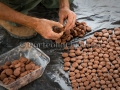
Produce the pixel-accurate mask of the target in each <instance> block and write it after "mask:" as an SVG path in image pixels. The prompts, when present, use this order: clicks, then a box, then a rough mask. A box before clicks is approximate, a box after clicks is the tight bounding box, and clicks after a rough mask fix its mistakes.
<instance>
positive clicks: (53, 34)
mask: <svg viewBox="0 0 120 90" xmlns="http://www.w3.org/2000/svg"><path fill="white" fill-rule="evenodd" d="M62 35H63V31H62V32H61V33H55V32H53V31H52V32H51V36H50V39H52V40H57V39H59V38H60V37H61V36H62Z"/></svg>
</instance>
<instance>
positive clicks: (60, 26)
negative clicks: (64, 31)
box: [51, 21, 63, 28]
mask: <svg viewBox="0 0 120 90" xmlns="http://www.w3.org/2000/svg"><path fill="white" fill-rule="evenodd" d="M51 26H57V27H58V28H63V25H62V24H61V23H59V22H55V21H52V22H51Z"/></svg>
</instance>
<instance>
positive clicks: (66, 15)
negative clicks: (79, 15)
mask: <svg viewBox="0 0 120 90" xmlns="http://www.w3.org/2000/svg"><path fill="white" fill-rule="evenodd" d="M65 19H68V20H67V23H66V25H65V30H70V29H72V28H73V27H74V26H75V21H76V14H75V13H74V12H73V11H71V10H70V9H69V8H68V7H64V8H60V9H59V20H60V23H61V24H63V22H64V20H65Z"/></svg>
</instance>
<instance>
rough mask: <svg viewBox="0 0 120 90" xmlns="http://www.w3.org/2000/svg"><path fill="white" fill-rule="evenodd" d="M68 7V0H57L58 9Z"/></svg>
mask: <svg viewBox="0 0 120 90" xmlns="http://www.w3.org/2000/svg"><path fill="white" fill-rule="evenodd" d="M62 8H70V6H69V1H68V0H59V9H62Z"/></svg>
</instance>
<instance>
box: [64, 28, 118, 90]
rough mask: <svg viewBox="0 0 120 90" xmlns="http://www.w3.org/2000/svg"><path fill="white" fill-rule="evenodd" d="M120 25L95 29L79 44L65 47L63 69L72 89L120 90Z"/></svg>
mask: <svg viewBox="0 0 120 90" xmlns="http://www.w3.org/2000/svg"><path fill="white" fill-rule="evenodd" d="M119 40H120V28H114V30H107V29H103V30H101V31H100V32H95V33H94V36H92V37H90V38H88V39H87V40H86V42H85V41H84V42H83V41H79V43H78V44H79V46H78V47H75V46H70V47H69V48H68V47H65V48H64V50H66V51H65V52H63V53H62V57H63V58H64V70H65V71H66V72H68V73H69V79H70V81H71V86H72V88H73V90H120V42H119Z"/></svg>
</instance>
